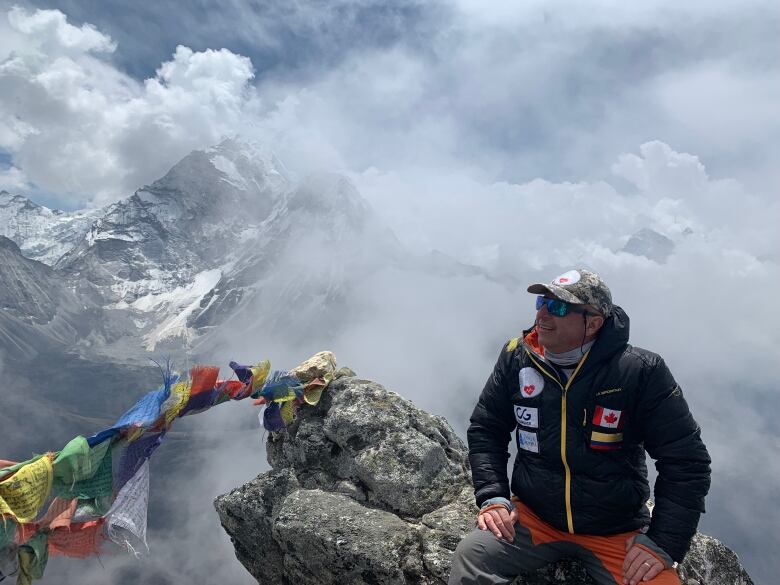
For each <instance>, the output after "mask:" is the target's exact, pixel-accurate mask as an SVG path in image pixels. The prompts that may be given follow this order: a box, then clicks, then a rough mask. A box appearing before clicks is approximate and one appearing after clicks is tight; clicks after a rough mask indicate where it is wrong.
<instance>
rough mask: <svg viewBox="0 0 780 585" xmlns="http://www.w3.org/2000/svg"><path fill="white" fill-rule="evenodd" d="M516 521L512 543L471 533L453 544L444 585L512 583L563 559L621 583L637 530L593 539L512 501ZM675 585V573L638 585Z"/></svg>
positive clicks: (604, 584)
mask: <svg viewBox="0 0 780 585" xmlns="http://www.w3.org/2000/svg"><path fill="white" fill-rule="evenodd" d="M515 506H517V510H518V522H517V524H515V539H514V541H513V542H507V541H506V540H503V539H500V538H497V537H496V536H495V535H494V534H493V533H492V532H490V531H486V530H479V529H476V530H474V531H472V532H471V533H470V534H468V535H467V536H466V537H465V538H464V539H463V540H462V541H461V543H460V544H459V545H458V548H457V550H456V551H455V558H454V559H453V562H452V571H451V573H450V579H449V585H476V584H479V585H483V584H484V585H499V584H506V583H511V582H512V581H514V579H515V578H516V577H517V576H518V575H519V574H521V573H525V572H529V571H535V570H537V569H540V568H542V567H544V566H546V565H549V564H550V563H553V562H555V561H557V560H559V559H561V558H563V557H574V558H577V559H579V561H580V562H581V563H582V564H583V565H584V567H585V570H586V571H587V572H588V574H589V575H590V576H591V577H592V578H593V579H594V580H595V581H596V583H598V584H599V585H623V561H624V560H625V557H626V540H628V539H629V538H631V537H632V536H635V535H636V534H639V531H633V532H625V533H622V534H613V535H610V536H593V535H585V534H569V533H568V532H562V531H560V530H557V529H556V528H553V527H552V526H550V525H549V524H547V523H546V522H545V521H544V520H542V519H541V518H539V517H538V516H537V515H536V514H534V512H533V511H531V509H530V508H528V507H527V506H525V505H524V504H522V503H521V502H517V501H516V502H515ZM645 583H647V584H648V585H680V579H679V577H678V576H677V572H676V571H675V570H674V569H671V568H670V569H665V570H664V571H662V572H661V573H659V574H658V575H657V576H656V577H655V578H654V579H652V580H650V581H644V582H643V585H644V584H645Z"/></svg>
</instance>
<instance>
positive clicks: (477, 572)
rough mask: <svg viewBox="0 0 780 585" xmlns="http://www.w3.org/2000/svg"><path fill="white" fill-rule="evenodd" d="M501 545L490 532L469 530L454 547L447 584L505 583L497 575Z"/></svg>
mask: <svg viewBox="0 0 780 585" xmlns="http://www.w3.org/2000/svg"><path fill="white" fill-rule="evenodd" d="M507 544H508V543H507ZM501 546H502V543H501V541H499V540H498V538H496V537H495V535H493V533H491V532H488V531H485V530H479V529H474V530H472V531H471V532H469V533H468V534H467V535H466V536H465V537H464V538H463V540H461V541H460V543H459V544H458V547H457V548H456V549H455V555H454V556H453V558H452V570H451V571H450V578H449V582H448V583H449V585H467V584H469V585H470V584H474V585H476V584H478V583H479V584H485V585H487V584H495V583H507V582H508V581H506V580H501V579H500V578H499V577H498V576H497V572H498V567H497V566H496V565H497V561H500V557H501Z"/></svg>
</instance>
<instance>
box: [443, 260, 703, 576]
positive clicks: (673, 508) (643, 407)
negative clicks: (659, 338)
mask: <svg viewBox="0 0 780 585" xmlns="http://www.w3.org/2000/svg"><path fill="white" fill-rule="evenodd" d="M528 292H530V293H534V294H537V295H539V296H538V297H537V299H536V309H537V312H536V322H535V324H534V327H533V328H531V329H530V330H528V331H525V332H524V334H523V338H522V339H513V340H511V341H510V342H509V343H508V344H507V345H506V347H505V348H504V349H503V350H502V352H501V355H500V356H499V358H498V362H497V363H496V366H495V368H494V370H493V373H492V375H491V376H490V378H489V379H488V381H487V383H486V384H485V388H484V390H483V391H482V394H481V396H480V398H479V402H478V403H477V406H476V407H475V409H474V412H473V414H472V415H471V426H470V427H469V430H468V442H469V459H470V461H471V470H472V474H473V479H474V490H475V495H476V499H477V505H478V506H480V511H479V514H478V516H477V525H478V527H477V529H475V530H474V531H473V532H472V533H470V534H469V535H467V536H466V538H464V539H463V541H462V542H461V543H460V545H459V546H458V548H457V551H456V553H455V558H454V560H453V566H452V572H451V574H450V580H449V583H450V584H451V585H454V584H469V583H480V584H492V583H511V582H512V581H513V580H514V578H515V577H516V576H517V575H518V574H520V573H523V572H526V571H533V570H535V569H538V568H540V567H542V566H544V565H546V564H548V563H551V562H553V561H555V560H557V559H559V558H561V557H563V556H569V557H577V558H579V559H580V560H581V561H582V562H583V563H584V565H585V568H586V569H587V571H588V573H589V574H590V575H591V577H593V578H594V579H595V581H596V582H597V583H599V585H615V584H620V585H624V584H630V585H636V584H637V583H640V582H649V583H652V584H653V585H679V584H680V581H679V579H678V577H677V574H676V572H675V570H674V568H673V564H674V562H679V561H681V560H682V558H683V556H685V553H686V552H687V550H688V547H689V546H690V541H691V538H692V537H693V535H694V534H695V532H696V526H697V524H698V521H699V515H700V514H701V513H702V512H704V497H705V495H706V494H707V491H708V489H709V485H710V458H709V455H708V454H707V449H706V448H705V446H704V444H703V443H702V441H701V438H700V433H699V427H698V425H697V424H696V421H694V419H693V417H692V416H691V414H690V412H689V410H688V405H687V404H686V402H685V399H684V398H683V395H682V390H681V389H680V386H679V385H678V384H677V383H676V382H675V381H674V378H673V377H672V374H671V373H670V372H669V369H668V368H667V367H666V365H665V364H664V361H663V360H662V359H661V357H660V356H658V355H656V354H654V353H651V352H649V351H646V350H644V349H640V348H637V347H633V346H631V345H629V343H628V329H629V320H628V316H627V315H626V313H625V312H624V311H623V310H622V309H621V308H620V307H618V306H615V305H613V304H612V295H611V293H610V291H609V288H607V286H606V284H605V283H604V282H603V281H602V280H601V278H599V276H597V275H596V274H594V273H593V272H589V271H587V270H581V269H578V270H570V271H569V272H566V273H565V274H562V275H561V276H559V277H558V278H556V279H555V280H553V282H552V283H551V284H533V285H531V286H530V287H528ZM672 333H673V332H672ZM512 431H514V432H515V440H516V441H517V447H518V453H517V456H516V458H515V462H514V470H513V472H512V482H511V493H510V483H509V481H508V479H507V461H508V459H509V452H508V448H507V447H508V444H509V441H510V439H511V433H512ZM645 451H647V452H648V453H649V454H650V456H651V457H652V458H653V459H654V460H656V468H657V470H658V478H657V480H656V483H655V507H654V510H653V515H652V519H651V518H650V513H649V511H648V508H647V506H646V502H647V500H648V497H649V495H650V490H649V486H648V481H647V467H646V464H645ZM510 498H511V499H510Z"/></svg>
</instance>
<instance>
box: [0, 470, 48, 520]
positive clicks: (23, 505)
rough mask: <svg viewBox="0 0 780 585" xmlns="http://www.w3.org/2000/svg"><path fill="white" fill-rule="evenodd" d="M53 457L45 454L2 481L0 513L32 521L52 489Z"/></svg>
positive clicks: (0, 486)
mask: <svg viewBox="0 0 780 585" xmlns="http://www.w3.org/2000/svg"><path fill="white" fill-rule="evenodd" d="M52 477H53V467H52V462H51V457H50V456H49V455H43V456H41V457H40V458H39V459H36V460H35V461H33V462H32V463H30V464H28V465H25V466H24V467H22V468H21V469H19V471H17V472H16V473H15V474H14V475H12V476H11V477H9V478H8V479H6V480H4V481H1V482H0V513H2V514H9V515H11V516H13V517H14V518H16V521H17V522H19V523H24V522H32V521H33V520H35V517H36V516H37V515H38V511H39V510H40V509H41V507H42V506H43V504H44V502H45V501H46V498H47V497H48V496H49V492H50V491H51V482H52Z"/></svg>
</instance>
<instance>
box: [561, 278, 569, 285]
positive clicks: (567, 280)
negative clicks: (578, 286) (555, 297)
mask: <svg viewBox="0 0 780 585" xmlns="http://www.w3.org/2000/svg"><path fill="white" fill-rule="evenodd" d="M558 282H560V283H561V284H563V283H564V282H569V279H568V278H559V279H558Z"/></svg>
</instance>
